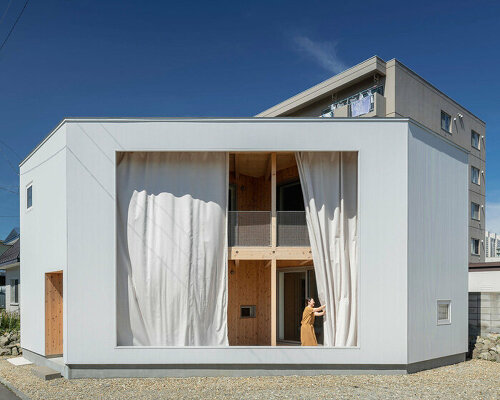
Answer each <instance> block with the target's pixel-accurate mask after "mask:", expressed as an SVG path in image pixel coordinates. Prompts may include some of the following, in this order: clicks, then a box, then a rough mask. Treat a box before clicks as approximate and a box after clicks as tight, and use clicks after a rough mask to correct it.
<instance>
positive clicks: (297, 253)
mask: <svg viewBox="0 0 500 400" xmlns="http://www.w3.org/2000/svg"><path fill="white" fill-rule="evenodd" d="M273 258H274V259H276V260H302V261H310V260H312V254H311V248H310V247H276V248H274V249H273V248H272V247H247V246H241V247H229V248H228V259H229V260H272V259H273Z"/></svg>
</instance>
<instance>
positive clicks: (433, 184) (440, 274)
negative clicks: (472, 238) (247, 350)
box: [408, 124, 470, 363]
mask: <svg viewBox="0 0 500 400" xmlns="http://www.w3.org/2000/svg"><path fill="white" fill-rule="evenodd" d="M408 140H409V142H408V143H409V145H408V181H409V186H408V227H409V231H408V240H409V242H408V362H409V363H413V362H418V361H422V360H428V359H433V358H438V357H443V356H447V355H452V354H459V353H464V352H466V351H467V324H468V323H467V304H468V299H467V271H468V250H469V241H468V220H469V215H468V210H469V208H470V207H469V205H468V180H467V177H468V156H467V153H465V152H464V151H463V150H460V149H459V148H456V147H453V146H450V145H448V144H447V143H445V142H444V141H442V140H441V139H439V138H438V137H436V136H433V135H429V134H428V133H427V131H425V130H423V129H422V128H420V127H418V126H415V125H411V124H410V131H409V136H408ZM437 300H451V324H450V325H437Z"/></svg>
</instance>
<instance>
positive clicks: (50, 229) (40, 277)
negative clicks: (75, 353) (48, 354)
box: [19, 126, 67, 355]
mask: <svg viewBox="0 0 500 400" xmlns="http://www.w3.org/2000/svg"><path fill="white" fill-rule="evenodd" d="M65 131H66V127H65V126H62V127H60V128H59V129H58V130H57V132H55V133H54V134H53V135H52V136H51V137H50V138H48V139H47V140H46V141H45V143H44V144H43V146H41V147H40V148H39V149H38V151H36V152H35V153H34V154H33V155H32V156H31V157H30V158H29V159H28V160H27V161H26V162H25V163H24V164H23V165H22V166H21V170H20V185H19V192H20V219H21V232H23V238H22V241H21V254H22V256H21V279H20V282H21V290H20V294H21V299H20V300H21V303H22V307H21V321H22V322H21V346H22V347H26V348H27V349H29V350H31V351H33V352H35V353H38V354H42V355H44V354H45V273H47V272H52V271H58V270H62V271H64V272H65V271H66V148H65V147H66V136H65ZM30 182H33V207H32V208H31V209H30V210H28V211H27V210H26V186H27V185H28V184H29V183H30ZM63 285H64V289H63V291H64V293H63V296H64V305H63V307H64V313H63V314H64V315H63V318H64V325H65V326H64V332H65V337H66V324H65V321H66V314H67V313H66V311H67V302H66V296H65V292H66V276H65V277H64V282H63ZM65 337H64V338H65Z"/></svg>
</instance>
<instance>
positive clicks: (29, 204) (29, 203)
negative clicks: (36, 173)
mask: <svg viewBox="0 0 500 400" xmlns="http://www.w3.org/2000/svg"><path fill="white" fill-rule="evenodd" d="M31 207H33V185H32V184H30V185H29V186H28V187H27V188H26V209H27V210H29V209H30V208H31Z"/></svg>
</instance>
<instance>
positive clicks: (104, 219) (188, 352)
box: [64, 119, 408, 364]
mask: <svg viewBox="0 0 500 400" xmlns="http://www.w3.org/2000/svg"><path fill="white" fill-rule="evenodd" d="M66 128H67V135H68V269H69V271H68V274H67V277H68V284H67V288H68V289H67V293H68V294H67V299H68V301H69V306H68V338H67V343H68V349H67V351H66V352H65V355H64V358H65V361H66V363H71V364H100V363H104V364H112V363H120V364H121V363H124V364H127V363H128V364H142V363H144V364H165V363H176V364H183V363H185V364H190V363H196V364H199V363H207V364H213V363H215V364H224V363H244V364H245V363H249V364H252V363H256V364H260V363H302V364H322V363H323V364H324V363H327V364H332V363H333V364H335V363H337V364H360V363H362V364H366V363H369V364H404V363H406V346H407V343H406V308H407V305H406V300H405V299H406V259H407V254H406V246H405V243H406V232H407V226H406V195H407V190H406V188H407V181H406V180H407V177H406V163H407V161H406V154H407V152H406V146H407V130H408V122H407V121H400V120H395V119H391V120H389V121H377V120H371V121H370V120H357V121H352V120H351V121H342V120H336V121H335V120H330V121H325V120H319V119H318V120H302V121H301V120H299V119H294V120H286V121H284V120H279V119H272V120H264V119H254V120H219V121H214V120H195V121H179V120H167V121H158V122H137V121H136V122H126V121H117V122H68V123H66ZM120 150H128V151H131V150H151V151H168V150H171V151H172V150H173V151H175V150H187V151H190V150H191V151H197V150H222V151H235V150H236V151H245V150H246V151H250V150H254V151H258V150H262V151H273V150H274V151H294V150H313V151H314V150H318V151H326V150H335V151H339V150H346V151H353V150H358V151H359V152H360V157H359V175H360V180H359V186H360V190H359V194H360V208H359V210H360V252H361V254H360V257H361V262H360V293H361V296H360V331H359V334H360V336H359V337H360V341H359V342H360V346H359V348H351V349H324V348H318V349H300V348H286V347H278V348H265V347H263V348H255V347H254V348H245V347H243V348H236V347H229V348H216V349H214V348H211V349H209V348H202V349H197V348H183V349H175V348H160V349H158V348H117V347H116V331H115V326H116V313H115V310H116V294H115V253H116V246H115V200H114V194H115V167H114V154H115V151H120ZM388 199H391V201H388ZM397 242H400V243H401V246H394V243H397ZM96 331H98V339H96Z"/></svg>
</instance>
